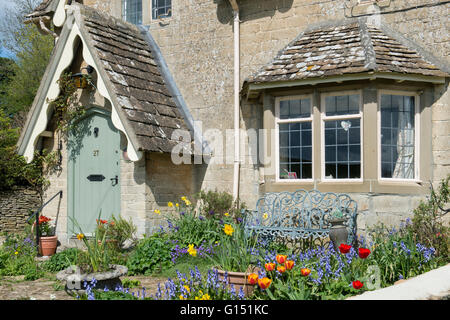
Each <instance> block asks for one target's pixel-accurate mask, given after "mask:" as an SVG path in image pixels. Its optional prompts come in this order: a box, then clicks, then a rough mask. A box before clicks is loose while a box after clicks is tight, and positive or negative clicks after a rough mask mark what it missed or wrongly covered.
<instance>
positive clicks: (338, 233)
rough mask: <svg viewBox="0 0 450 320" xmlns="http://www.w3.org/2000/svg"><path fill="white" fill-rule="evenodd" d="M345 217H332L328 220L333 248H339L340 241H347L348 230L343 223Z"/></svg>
mask: <svg viewBox="0 0 450 320" xmlns="http://www.w3.org/2000/svg"><path fill="white" fill-rule="evenodd" d="M344 222H345V219H333V220H330V223H331V228H330V233H329V236H330V240H331V241H332V242H333V246H334V250H336V251H338V250H339V245H340V244H341V243H347V238H348V231H347V227H346V226H345V225H344Z"/></svg>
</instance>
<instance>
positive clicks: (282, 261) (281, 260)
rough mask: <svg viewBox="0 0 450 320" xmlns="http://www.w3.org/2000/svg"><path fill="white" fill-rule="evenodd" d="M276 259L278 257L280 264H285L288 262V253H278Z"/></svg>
mask: <svg viewBox="0 0 450 320" xmlns="http://www.w3.org/2000/svg"><path fill="white" fill-rule="evenodd" d="M276 259H277V262H278V263H279V264H283V263H285V262H286V259H287V256H286V255H282V254H278V255H277V256H276Z"/></svg>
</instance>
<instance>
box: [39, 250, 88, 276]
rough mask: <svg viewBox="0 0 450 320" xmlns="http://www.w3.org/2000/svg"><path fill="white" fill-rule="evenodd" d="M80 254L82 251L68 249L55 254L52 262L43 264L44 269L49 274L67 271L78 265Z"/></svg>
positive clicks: (51, 259)
mask: <svg viewBox="0 0 450 320" xmlns="http://www.w3.org/2000/svg"><path fill="white" fill-rule="evenodd" d="M80 253H81V250H80V249H77V248H68V249H65V250H64V251H61V252H58V253H55V254H54V255H52V256H51V258H50V260H48V261H45V262H44V263H43V268H44V269H45V270H47V271H49V272H58V271H61V270H64V269H67V268H68V267H70V266H71V265H76V264H77V262H78V257H79V255H80Z"/></svg>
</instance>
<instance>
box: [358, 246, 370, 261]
mask: <svg viewBox="0 0 450 320" xmlns="http://www.w3.org/2000/svg"><path fill="white" fill-rule="evenodd" d="M369 254H370V250H369V249H366V248H359V249H358V255H359V257H360V258H361V259H365V258H367V257H368V256H369Z"/></svg>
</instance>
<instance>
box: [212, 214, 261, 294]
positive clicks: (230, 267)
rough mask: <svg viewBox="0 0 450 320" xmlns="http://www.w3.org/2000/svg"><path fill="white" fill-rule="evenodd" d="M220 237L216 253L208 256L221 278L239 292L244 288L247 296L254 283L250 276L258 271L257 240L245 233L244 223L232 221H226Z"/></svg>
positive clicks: (250, 292) (251, 290)
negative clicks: (255, 249)
mask: <svg viewBox="0 0 450 320" xmlns="http://www.w3.org/2000/svg"><path fill="white" fill-rule="evenodd" d="M219 239H220V240H219V245H218V246H217V249H216V250H215V252H214V254H213V255H211V256H208V257H209V258H210V259H211V261H212V262H213V263H214V264H215V267H214V269H217V272H218V275H219V279H221V280H222V281H226V282H228V286H229V287H231V286H234V289H235V290H236V292H237V293H238V292H239V291H240V290H241V288H242V290H243V292H244V295H245V296H249V295H251V294H252V292H253V289H254V284H251V283H249V281H248V276H249V275H250V274H252V273H257V272H258V268H257V267H256V265H255V264H256V256H255V255H253V254H252V253H253V252H254V250H253V249H254V246H255V245H256V243H257V241H256V240H255V239H252V238H251V237H249V236H248V235H246V234H245V232H244V228H243V226H242V225H240V224H234V223H231V222H230V223H224V225H223V228H222V229H221V234H220V235H219ZM252 244H253V246H252Z"/></svg>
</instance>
